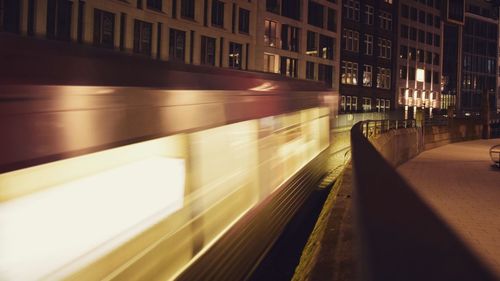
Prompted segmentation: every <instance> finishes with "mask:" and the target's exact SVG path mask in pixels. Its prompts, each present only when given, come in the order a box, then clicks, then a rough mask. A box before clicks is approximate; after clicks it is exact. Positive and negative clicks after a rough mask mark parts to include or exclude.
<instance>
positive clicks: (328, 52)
mask: <svg viewBox="0 0 500 281" xmlns="http://www.w3.org/2000/svg"><path fill="white" fill-rule="evenodd" d="M334 46H335V41H334V39H333V38H332V37H330V36H325V35H321V34H320V35H319V56H320V57H322V58H324V59H328V60H333V48H334Z"/></svg>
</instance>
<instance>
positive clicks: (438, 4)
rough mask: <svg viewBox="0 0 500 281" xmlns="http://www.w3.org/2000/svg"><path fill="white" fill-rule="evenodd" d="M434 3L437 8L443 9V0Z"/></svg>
mask: <svg viewBox="0 0 500 281" xmlns="http://www.w3.org/2000/svg"><path fill="white" fill-rule="evenodd" d="M434 5H435V7H436V9H441V0H436V1H435V2H434Z"/></svg>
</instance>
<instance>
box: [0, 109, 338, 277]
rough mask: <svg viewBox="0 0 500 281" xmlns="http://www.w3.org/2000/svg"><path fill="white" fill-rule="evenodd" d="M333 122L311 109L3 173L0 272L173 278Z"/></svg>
mask: <svg viewBox="0 0 500 281" xmlns="http://www.w3.org/2000/svg"><path fill="white" fill-rule="evenodd" d="M329 128H330V125H329V110H328V109H327V108H323V107H321V108H310V109H304V110H300V111H295V112H290V113H286V114H281V115H275V116H269V117H265V118H260V119H253V120H248V121H244V122H239V123H234V124H228V125H223V126H219V127H215V128H211V129H206V130H202V131H197V132H192V133H189V134H177V135H173V136H169V137H163V138H158V139H154V140H150V141H144V142H139V143H136V144H131V145H126V146H122V147H118V148H113V149H108V150H104V151H100V152H96V153H91V154H87V155H83V156H79V157H74V158H69V159H65V160H60V161H56V162H51V163H47V164H43V165H39V166H34V167H29V168H25V169H21V170H17V171H12V172H8V173H4V174H0V214H1V215H0V248H1V249H2V251H1V252H0V272H1V278H0V279H8V280H11V279H12V280H26V279H30V280H34V279H40V278H48V279H64V278H74V279H81V280H89V279H92V280H96V279H107V278H111V277H113V278H118V279H120V278H121V279H130V278H132V277H134V276H135V277H136V278H137V279H141V278H142V279H146V280H147V279H150V278H152V277H157V278H159V277H161V279H165V280H169V279H172V278H175V276H177V275H178V274H180V273H181V272H182V270H183V269H184V268H186V267H187V266H188V265H189V264H190V263H191V262H193V261H194V260H195V259H196V258H197V257H198V256H199V255H201V254H202V253H203V251H204V250H206V249H207V248H208V247H209V246H210V245H212V243H214V241H216V240H217V238H218V237H220V236H221V235H222V234H223V233H225V231H227V230H228V229H229V228H230V227H231V226H232V225H234V223H235V222H237V221H238V219H239V218H240V217H241V216H243V215H244V214H246V213H247V211H248V210H250V209H251V208H252V207H255V206H257V204H259V202H262V201H263V200H264V199H265V198H267V197H268V195H269V194H271V193H273V192H275V191H277V190H279V189H280V188H281V187H282V186H283V185H284V184H285V183H286V181H287V180H288V179H289V178H291V177H292V176H293V175H294V174H296V173H297V172H298V171H299V170H300V169H301V168H303V167H304V166H305V165H306V164H308V163H309V162H310V161H311V160H312V159H313V158H315V157H316V156H318V155H319V154H320V153H321V152H322V151H323V150H324V149H326V148H327V147H328V145H329V143H330V140H329ZM40 179H44V180H43V181H40ZM111 206H112V207H111ZM35 214H36V215H35ZM35 218H36V219H35ZM34 233H36V235H33V234H34ZM69 237H70V239H69ZM21 261H22V263H21ZM145 264H148V265H153V268H154V270H153V269H151V268H150V267H149V266H147V267H145ZM26 268H30V270H26ZM145 268H148V269H147V270H145Z"/></svg>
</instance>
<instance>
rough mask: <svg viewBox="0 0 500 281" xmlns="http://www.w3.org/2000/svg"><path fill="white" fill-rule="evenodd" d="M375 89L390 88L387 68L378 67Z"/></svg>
mask: <svg viewBox="0 0 500 281" xmlns="http://www.w3.org/2000/svg"><path fill="white" fill-rule="evenodd" d="M377 88H380V89H390V88H391V70H390V69H389V68H383V67H379V68H378V72H377Z"/></svg>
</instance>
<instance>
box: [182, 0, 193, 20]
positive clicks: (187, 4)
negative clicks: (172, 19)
mask: <svg viewBox="0 0 500 281" xmlns="http://www.w3.org/2000/svg"><path fill="white" fill-rule="evenodd" d="M181 17H184V18H188V19H194V0H182V1H181Z"/></svg>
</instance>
